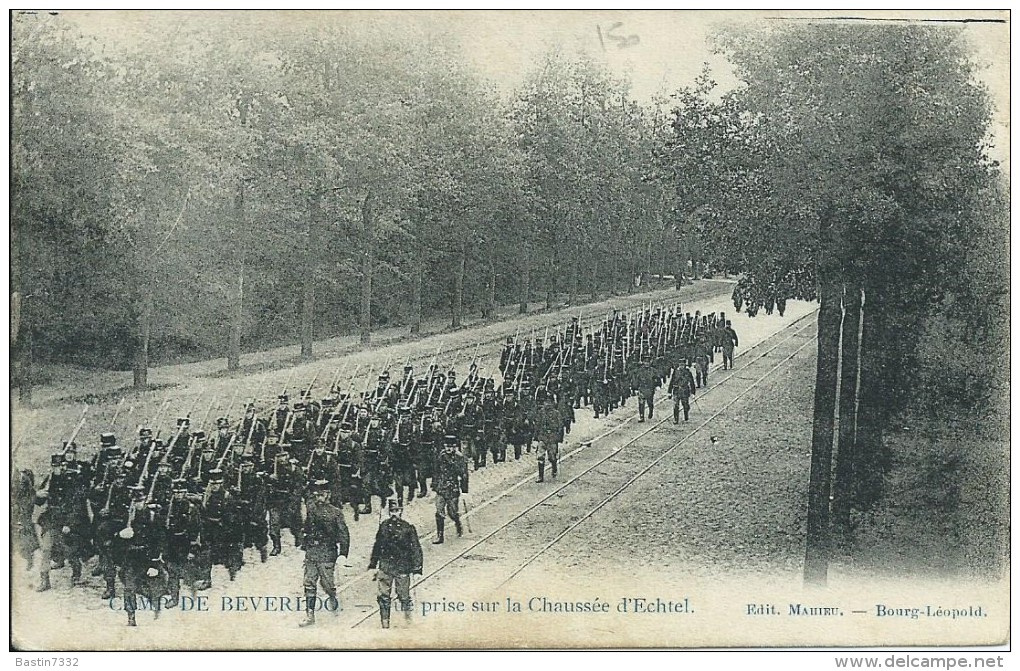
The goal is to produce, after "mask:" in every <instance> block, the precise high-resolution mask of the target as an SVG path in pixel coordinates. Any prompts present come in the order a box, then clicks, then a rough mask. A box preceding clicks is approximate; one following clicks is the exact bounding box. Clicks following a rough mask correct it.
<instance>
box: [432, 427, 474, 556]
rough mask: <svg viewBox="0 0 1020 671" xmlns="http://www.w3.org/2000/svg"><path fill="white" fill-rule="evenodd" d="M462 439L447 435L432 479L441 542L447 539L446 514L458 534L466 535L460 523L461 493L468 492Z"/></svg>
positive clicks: (438, 537)
mask: <svg viewBox="0 0 1020 671" xmlns="http://www.w3.org/2000/svg"><path fill="white" fill-rule="evenodd" d="M459 445H460V441H459V440H458V438H457V436H454V435H447V436H445V437H444V438H443V451H442V453H441V454H440V455H439V458H438V459H437V460H436V472H435V475H434V476H433V479H432V489H433V490H435V492H436V540H434V541H432V542H433V543H434V544H440V543H442V542H443V541H444V540H445V536H444V534H443V531H444V529H443V527H444V524H445V522H446V516H447V515H449V516H450V519H452V520H453V523H454V524H455V525H456V527H457V535H458V536H462V535H464V530H463V528H462V527H461V524H460V510H459V506H460V495H461V494H467V493H468V468H467V459H466V458H465V457H464V455H462V454H460V453H459V452H457V447H458V446H459Z"/></svg>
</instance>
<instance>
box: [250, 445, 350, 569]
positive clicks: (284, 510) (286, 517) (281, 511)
mask: <svg viewBox="0 0 1020 671" xmlns="http://www.w3.org/2000/svg"><path fill="white" fill-rule="evenodd" d="M304 489H305V476H304V473H302V472H301V469H300V468H299V467H298V466H297V464H295V463H292V462H291V459H290V454H289V453H288V452H287V451H286V450H282V451H280V452H277V453H276V458H275V460H274V462H273V467H272V469H270V471H269V473H268V474H267V475H266V507H267V508H268V512H269V539H270V540H271V541H272V542H273V549H272V551H270V553H269V554H270V556H273V557H275V556H277V555H278V554H280V552H281V551H282V548H281V545H280V534H281V533H282V531H283V528H284V527H287V528H288V529H290V532H291V534H292V535H293V536H294V545H296V546H299V547H300V545H301V543H302V533H301V527H302V524H303V522H302V520H301V495H302V493H303V492H304ZM337 504H338V505H339V501H338V502H337Z"/></svg>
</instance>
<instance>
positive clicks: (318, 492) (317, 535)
mask: <svg viewBox="0 0 1020 671" xmlns="http://www.w3.org/2000/svg"><path fill="white" fill-rule="evenodd" d="M329 497H330V486H329V483H328V482H326V481H325V480H319V481H317V482H315V483H313V485H312V494H311V497H310V498H309V500H308V515H307V517H305V526H304V541H305V542H304V548H305V564H304V579H303V583H302V584H303V586H304V592H305V619H304V621H302V622H301V626H302V627H306V626H309V625H313V624H315V611H316V608H317V604H318V599H317V594H318V586H319V585H322V589H323V591H325V592H326V594H327V596H328V600H327V601H326V602H325V604H324V606H323V607H324V609H325V610H330V611H332V612H334V613H335V612H337V611H338V610H339V609H340V601H339V600H338V599H337V595H336V583H335V581H334V577H333V574H334V572H335V570H336V560H337V558H338V557H339V556H341V555H342V556H344V557H346V556H347V555H348V553H349V552H350V550H351V535H350V531H348V529H347V523H346V522H345V521H344V514H343V512H342V511H341V510H340V509H339V508H337V507H336V506H334V505H333V504H331V503H330V502H329Z"/></svg>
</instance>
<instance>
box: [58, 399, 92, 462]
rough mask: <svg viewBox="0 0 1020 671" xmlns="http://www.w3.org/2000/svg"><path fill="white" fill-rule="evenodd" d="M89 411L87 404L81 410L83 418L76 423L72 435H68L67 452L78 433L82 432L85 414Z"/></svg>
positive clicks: (65, 449)
mask: <svg viewBox="0 0 1020 671" xmlns="http://www.w3.org/2000/svg"><path fill="white" fill-rule="evenodd" d="M88 411H89V406H88V404H86V405H85V408H84V409H83V410H82V411H81V418H79V419H78V423H77V424H75V426H74V429H72V430H71V435H70V437H68V439H67V440H66V441H65V442H64V452H65V453H66V452H67V451H68V450H69V449H70V447H71V443H73V442H74V439H75V438H77V437H78V433H79V432H81V430H82V427H84V426H85V415H86V414H88Z"/></svg>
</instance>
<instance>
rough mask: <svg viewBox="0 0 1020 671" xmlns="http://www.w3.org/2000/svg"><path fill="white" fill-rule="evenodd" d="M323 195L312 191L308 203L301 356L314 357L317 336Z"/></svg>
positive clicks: (306, 358)
mask: <svg viewBox="0 0 1020 671" xmlns="http://www.w3.org/2000/svg"><path fill="white" fill-rule="evenodd" d="M321 197H322V196H321V195H320V194H319V193H318V192H317V191H316V192H314V193H312V196H311V200H310V201H309V204H308V230H307V234H308V235H307V238H306V240H305V244H306V247H305V268H304V273H302V276H301V277H302V287H303V291H302V297H301V358H302V359H304V360H306V361H307V360H309V359H311V358H312V344H313V343H314V337H315V333H314V331H315V283H316V282H317V281H318V279H319V249H318V230H319V212H320V204H319V199H320V198H321Z"/></svg>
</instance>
